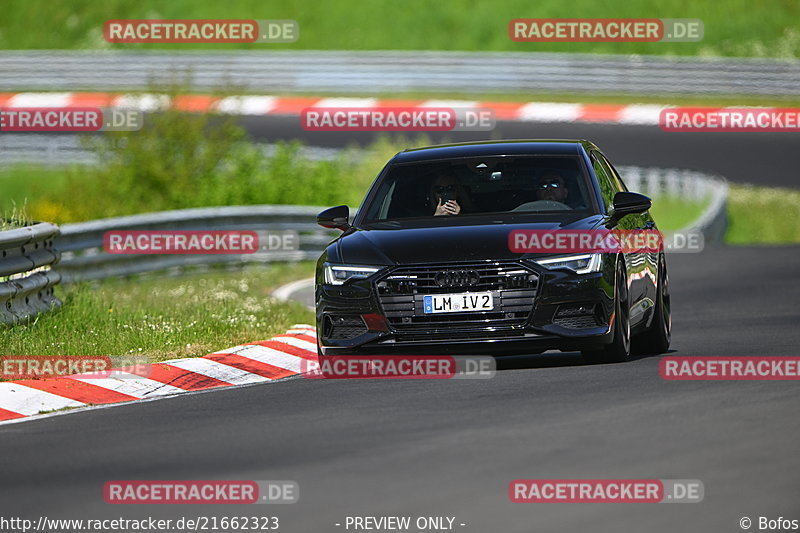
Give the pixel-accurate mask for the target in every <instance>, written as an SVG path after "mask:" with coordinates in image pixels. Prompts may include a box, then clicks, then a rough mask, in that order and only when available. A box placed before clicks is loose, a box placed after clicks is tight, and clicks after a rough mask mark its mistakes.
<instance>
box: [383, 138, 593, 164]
mask: <svg viewBox="0 0 800 533" xmlns="http://www.w3.org/2000/svg"><path fill="white" fill-rule="evenodd" d="M581 148H583V150H586V151H589V150H591V149H597V147H596V146H595V145H594V144H592V143H591V142H589V141H586V140H580V139H579V140H574V139H573V140H569V139H520V140H505V141H480V142H468V143H457V144H442V145H438V146H424V147H421V148H409V149H407V150H403V151H402V152H400V153H399V154H397V155H396V156H395V157H394V159H393V160H392V162H393V163H411V162H415V161H428V160H435V159H451V158H453V159H455V158H460V157H481V156H499V155H555V154H560V155H577V154H580V153H581Z"/></svg>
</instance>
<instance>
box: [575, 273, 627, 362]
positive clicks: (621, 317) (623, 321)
mask: <svg viewBox="0 0 800 533" xmlns="http://www.w3.org/2000/svg"><path fill="white" fill-rule="evenodd" d="M615 292H616V297H615V298H614V333H613V335H614V337H613V340H612V341H611V343H610V344H607V345H605V346H603V347H602V348H601V349H599V350H583V351H582V352H581V353H582V354H583V356H584V357H585V358H586V359H588V360H589V361H592V362H597V363H621V362H624V361H627V360H628V359H630V356H631V323H630V303H629V302H628V276H627V275H626V273H625V265H624V263H623V260H622V259H621V258H620V259H619V260H618V261H617V283H616V291H615Z"/></svg>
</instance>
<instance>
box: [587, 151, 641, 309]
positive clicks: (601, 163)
mask: <svg viewBox="0 0 800 533" xmlns="http://www.w3.org/2000/svg"><path fill="white" fill-rule="evenodd" d="M590 159H591V161H592V168H593V169H594V173H595V175H596V176H597V182H598V184H599V185H600V193H601V196H602V197H603V203H604V204H605V206H606V211H610V210H611V209H612V207H613V204H614V195H615V194H616V193H618V192H622V191H624V190H625V188H624V184H623V183H622V181H621V180H620V179H618V177H617V176H615V175H614V173H613V172H612V170H611V168H610V166H609V164H608V163H607V161H606V160H605V157H604V156H603V154H601V153H600V152H599V151H596V150H592V152H591V154H590ZM647 218H648V217H647V216H644V215H626V216H624V217H622V219H620V220H619V221H618V222H617V224H616V226H615V228H614V229H618V230H623V231H626V232H627V231H634V230H637V229H642V228H643V227H644V226H645V225H646V219H647ZM623 256H624V258H625V266H626V268H627V272H628V295H629V299H630V306H631V314H630V318H631V325H634V324H636V323H638V322H639V321H641V320H642V319H645V318H646V317H647V314H646V311H648V310H649V307H650V306H649V302H651V301H652V298H651V295H650V291H649V290H648V287H647V286H648V282H647V281H645V280H647V278H648V277H649V269H648V258H647V253H643V252H639V251H628V250H624V249H623ZM652 294H655V290H653V292H652Z"/></svg>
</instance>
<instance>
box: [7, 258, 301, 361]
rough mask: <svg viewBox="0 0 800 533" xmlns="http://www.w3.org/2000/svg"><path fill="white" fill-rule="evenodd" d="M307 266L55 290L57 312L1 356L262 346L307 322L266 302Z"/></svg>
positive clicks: (288, 306) (17, 334)
mask: <svg viewBox="0 0 800 533" xmlns="http://www.w3.org/2000/svg"><path fill="white" fill-rule="evenodd" d="M313 271H314V264H313V263H312V262H309V261H306V262H301V263H294V264H289V263H287V264H274V265H270V266H269V267H263V266H259V267H255V266H254V267H250V268H247V269H244V270H242V271H238V272H213V271H212V272H209V273H203V274H194V275H189V276H185V277H181V278H151V279H138V280H108V281H104V282H102V283H100V284H98V285H97V286H96V287H94V288H93V287H90V286H88V285H71V286H65V287H64V286H62V287H60V288H59V289H58V294H59V296H60V297H61V298H62V299H63V301H64V305H63V307H62V308H61V309H60V310H58V311H56V312H53V313H49V314H45V315H41V316H40V317H39V318H38V319H37V320H36V321H35V322H34V323H31V324H29V325H21V326H16V327H13V328H7V329H5V330H4V331H2V335H0V354H3V355H31V354H35V355H102V356H142V357H146V358H148V359H149V360H150V361H163V360H166V359H171V358H176V357H199V356H204V355H207V354H209V353H211V352H214V351H217V350H222V349H225V348H230V347H231V346H236V345H237V344H241V343H246V342H255V341H260V340H266V339H268V338H269V337H271V336H273V335H276V334H279V333H284V332H285V331H286V329H287V328H290V327H291V326H292V325H293V324H297V323H312V322H313V320H314V314H313V312H312V311H310V310H308V309H306V308H305V307H304V306H302V305H300V304H298V303H296V302H279V301H277V300H273V299H272V298H270V297H269V294H270V292H271V291H272V290H274V289H275V288H277V287H278V286H279V285H281V284H283V283H286V282H289V281H292V280H296V279H301V278H304V277H310V276H312V275H313Z"/></svg>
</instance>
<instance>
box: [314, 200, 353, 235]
mask: <svg viewBox="0 0 800 533" xmlns="http://www.w3.org/2000/svg"><path fill="white" fill-rule="evenodd" d="M349 219H350V208H349V207H347V206H346V205H337V206H336V207H331V208H330V209H326V210H325V211H323V212H322V213H320V214H318V215H317V224H319V225H320V226H322V227H323V228H329V229H340V230H342V231H344V230H346V229H347V228H349V227H350V220H349Z"/></svg>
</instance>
